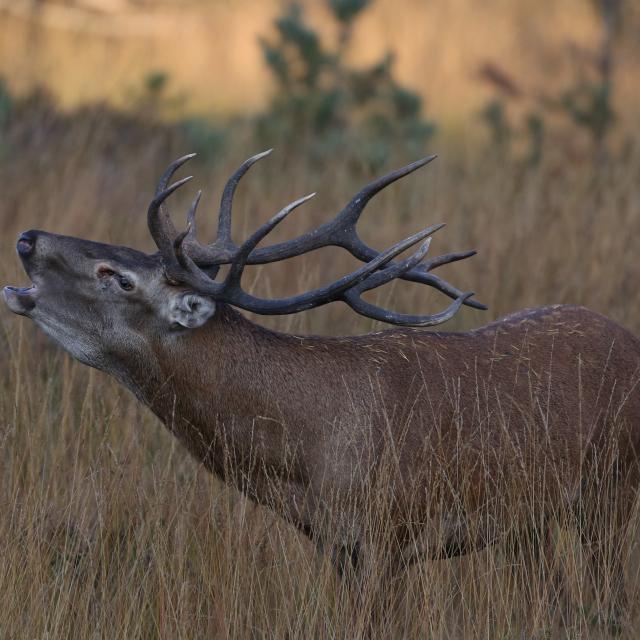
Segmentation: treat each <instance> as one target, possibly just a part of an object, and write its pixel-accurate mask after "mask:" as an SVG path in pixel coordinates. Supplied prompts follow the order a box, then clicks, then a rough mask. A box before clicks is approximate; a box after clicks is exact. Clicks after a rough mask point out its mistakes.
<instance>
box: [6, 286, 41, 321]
mask: <svg viewBox="0 0 640 640" xmlns="http://www.w3.org/2000/svg"><path fill="white" fill-rule="evenodd" d="M35 292H36V286H35V285H33V284H32V285H31V286H30V287H11V286H7V287H5V288H4V289H3V290H2V293H3V295H4V299H5V302H6V303H7V306H8V307H9V309H11V311H13V312H14V313H18V314H20V315H25V314H27V313H28V312H29V311H31V310H32V309H33V308H34V307H35V306H36V302H35V300H34V294H35Z"/></svg>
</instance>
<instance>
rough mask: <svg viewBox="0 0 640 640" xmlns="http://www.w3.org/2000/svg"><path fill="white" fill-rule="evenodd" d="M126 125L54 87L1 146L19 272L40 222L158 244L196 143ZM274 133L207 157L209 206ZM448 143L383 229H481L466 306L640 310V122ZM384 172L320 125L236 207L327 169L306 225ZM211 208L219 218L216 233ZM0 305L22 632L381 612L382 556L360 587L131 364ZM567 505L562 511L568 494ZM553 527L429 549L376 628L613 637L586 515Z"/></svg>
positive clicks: (315, 279)
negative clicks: (321, 152)
mask: <svg viewBox="0 0 640 640" xmlns="http://www.w3.org/2000/svg"><path fill="white" fill-rule="evenodd" d="M127 126H128V125H126V123H123V122H118V121H116V120H114V119H113V118H107V117H105V114H104V112H102V111H96V112H94V113H93V114H89V115H85V116H84V117H82V118H80V117H78V118H76V119H74V120H72V121H70V122H67V123H63V124H61V122H59V121H58V120H56V119H55V118H53V119H52V118H50V117H49V116H47V115H42V114H41V113H40V112H39V111H38V110H37V109H35V110H34V111H33V112H31V113H27V112H25V113H24V114H23V117H22V118H20V119H17V120H16V121H15V122H14V123H13V124H12V125H11V127H10V130H9V135H8V139H7V141H6V143H7V145H8V149H9V153H7V154H6V155H5V156H4V158H3V160H2V161H1V163H0V184H2V185H3V187H2V198H0V224H1V225H2V231H3V234H2V237H3V238H4V240H3V251H2V253H1V254H0V274H1V275H0V281H1V282H3V283H4V282H11V283H20V282H23V281H24V276H23V275H22V274H21V269H20V267H19V265H18V261H17V259H16V258H15V257H14V253H13V250H12V246H13V238H14V237H15V235H16V233H17V232H18V231H19V230H22V229H25V228H29V227H40V228H45V229H47V230H51V231H56V232H60V233H70V234H73V235H80V236H84V237H89V238H92V239H97V240H103V241H109V242H118V243H124V244H130V245H133V246H136V247H140V248H147V249H150V248H151V246H150V241H149V239H148V238H147V235H146V232H145V220H144V211H145V207H146V202H147V200H148V198H149V195H150V194H151V192H152V188H153V186H152V185H153V183H154V180H155V178H156V176H157V175H158V173H159V171H160V170H161V168H162V167H163V165H165V164H166V162H167V161H168V160H169V159H170V158H171V157H173V156H176V155H178V154H180V153H182V152H184V151H187V149H184V148H183V147H182V144H183V143H182V141H181V140H180V138H179V137H178V136H176V135H174V134H172V133H167V131H165V130H164V129H161V128H159V127H154V126H153V125H142V124H140V125H136V126H134V127H129V128H127ZM253 151H255V149H252V148H251V146H250V143H249V141H247V140H245V139H243V138H242V137H241V136H239V137H238V138H237V147H236V148H234V150H233V153H232V154H229V156H228V157H225V158H221V159H220V160H219V162H217V164H216V165H215V166H214V167H206V166H197V165H196V167H195V170H196V174H197V181H198V182H199V183H201V184H203V185H206V186H207V189H206V191H205V195H206V198H205V201H204V202H203V205H204V206H202V207H201V210H202V212H203V213H202V214H201V215H204V212H205V211H212V210H213V208H214V203H215V202H216V200H217V195H216V194H214V189H213V188H212V187H211V185H216V186H217V187H218V188H219V187H220V184H221V181H222V180H223V177H224V176H226V175H228V174H229V173H230V170H231V169H232V168H233V167H235V166H236V165H237V164H238V162H239V161H241V160H242V159H243V158H244V157H245V156H246V155H248V154H249V153H250V152H253ZM438 151H439V152H440V154H441V157H442V160H441V161H439V162H438V163H437V164H436V165H432V166H431V167H430V168H429V169H427V170H425V171H424V172H423V173H422V174H419V175H416V176H413V177H410V178H407V179H405V181H404V182H403V183H402V184H399V185H395V186H393V187H392V188H390V189H389V191H388V193H386V194H384V195H383V196H381V197H380V198H379V199H378V200H377V201H375V202H374V203H372V204H371V206H370V208H369V209H368V212H367V214H366V216H365V218H364V219H363V221H362V222H363V235H364V236H365V237H366V238H367V239H369V240H370V242H371V243H372V244H374V245H375V246H378V247H380V246H382V245H384V244H388V243H389V242H390V240H391V239H392V238H393V239H395V238H400V237H401V236H403V235H406V234H408V233H409V232H410V231H411V230H415V229H416V228H418V227H421V226H424V225H426V224H429V223H433V222H438V221H446V222H447V223H448V227H447V228H446V230H444V231H442V232H440V235H439V236H437V237H436V238H435V239H434V243H433V250H436V249H437V250H438V251H448V250H453V249H466V248H470V247H473V248H477V249H478V250H479V252H480V255H479V257H476V258H474V259H473V260H472V261H469V262H468V264H464V263H463V264H456V265H453V266H451V267H450V268H448V271H447V276H448V277H449V278H450V279H451V280H452V281H453V282H455V283H459V284H460V286H462V287H464V288H472V289H475V290H476V291H478V296H479V298H480V299H482V300H483V301H484V302H486V303H488V304H489V305H490V308H491V310H490V311H489V312H485V313H482V312H473V311H468V310H465V311H463V312H462V313H461V314H460V315H459V317H458V318H457V319H456V320H455V321H454V322H452V323H451V327H450V328H452V329H453V328H455V329H462V328H467V327H472V326H478V325H479V324H481V323H484V322H487V321H489V320H491V319H493V318H496V317H499V316H500V315H502V314H504V313H506V312H508V311H512V310H516V309H519V308H522V307H526V306H533V305H543V304H549V303H559V302H572V303H580V304H584V305H586V306H588V307H591V308H592V309H595V310H598V311H601V312H603V313H606V314H607V315H609V316H610V317H612V318H613V319H615V320H617V321H619V322H621V323H622V324H624V325H626V326H627V327H629V328H631V329H632V330H634V331H636V332H640V313H639V312H638V301H637V283H638V281H640V273H638V271H639V267H638V261H637V260H636V259H635V258H634V256H635V255H636V242H637V241H636V238H637V237H639V234H640V145H638V144H630V145H629V148H628V151H627V153H626V155H625V156H624V157H619V158H617V159H616V160H615V161H613V162H612V164H610V165H606V166H601V167H599V168H594V167H593V165H592V164H591V163H589V162H588V161H586V160H584V161H581V160H579V159H578V160H575V159H574V160H572V162H571V163H567V160H566V158H565V157H564V156H563V155H562V153H561V151H559V150H557V149H556V150H554V149H549V150H548V153H547V155H546V157H545V161H544V162H543V163H542V165H541V166H540V167H538V168H536V169H523V168H521V167H518V166H517V165H516V164H515V163H513V162H510V161H508V160H504V159H501V158H500V157H498V156H496V157H492V156H489V157H484V156H481V155H480V153H479V152H478V151H477V150H475V149H474V148H464V147H463V148H461V147H460V146H453V145H447V144H446V143H444V144H443V145H442V146H441V148H440V149H438ZM411 159H412V158H401V159H398V162H399V163H400V162H404V161H408V160H411ZM368 177H370V176H368V175H366V174H365V171H364V170H361V169H360V168H359V167H358V166H357V165H356V166H354V165H353V163H348V162H347V161H346V159H343V158H337V159H331V160H330V161H329V160H327V162H326V164H323V165H321V166H318V165H317V164H316V165H312V164H310V162H309V161H308V160H307V157H306V154H305V149H300V150H299V153H298V154H297V155H296V156H294V157H283V156H282V155H278V154H275V155H274V156H273V158H271V159H270V160H269V161H268V162H267V164H265V165H261V166H259V167H256V168H255V169H254V170H252V174H251V176H249V177H248V178H247V179H246V184H244V185H243V187H242V189H241V193H240V195H239V201H238V207H237V212H236V213H237V220H236V231H237V233H238V235H240V234H241V233H243V232H246V230H247V229H249V228H254V227H255V225H256V224H257V222H258V221H259V220H264V219H265V218H266V216H267V215H269V214H270V213H271V212H274V211H276V210H277V209H278V208H279V207H280V206H281V205H282V204H283V203H284V202H287V201H289V200H291V199H292V198H293V197H295V196H299V195H300V194H303V193H307V192H309V191H313V190H318V192H319V194H320V195H319V197H318V199H317V201H316V202H314V203H313V204H311V205H309V206H308V207H307V211H306V212H302V211H301V212H300V213H299V215H297V216H296V217H295V218H293V219H291V220H290V221H287V223H286V225H283V228H282V229H281V230H278V234H280V236H279V237H283V236H285V235H286V236H291V235H293V234H295V233H297V232H298V231H301V230H302V229H307V228H310V227H312V226H314V225H317V224H318V223H319V222H320V221H321V220H324V219H326V218H327V217H328V216H329V215H330V212H335V211H337V209H338V208H339V207H340V206H341V205H342V204H344V202H345V201H346V199H347V198H348V197H350V195H351V194H352V193H354V192H355V190H356V188H357V187H359V186H360V185H361V184H362V183H363V182H364V181H365V180H366V179H367V178H368ZM184 198H185V200H182V201H180V199H179V198H178V199H177V200H176V203H175V204H174V205H173V207H174V211H178V210H182V209H180V206H179V204H180V203H181V204H183V205H184V203H185V201H186V194H185V196H184ZM211 230H212V225H211V224H209V225H208V226H207V225H204V232H203V233H204V234H206V233H207V232H210V231H211ZM336 255H337V254H336V253H334V252H331V251H327V252H326V254H324V253H323V254H322V255H320V254H318V255H314V256H313V257H310V258H309V259H308V260H306V259H305V260H298V261H295V262H292V263H290V264H282V265H275V266H273V267H265V268H262V269H258V270H256V271H254V272H253V273H252V275H253V276H254V277H255V280H254V284H255V286H256V287H257V288H258V289H259V290H260V291H262V292H273V293H280V292H284V291H291V290H293V289H299V288H303V287H308V286H310V285H313V284H316V283H319V282H320V281H326V280H328V279H329V278H330V277H331V276H332V275H333V274H336V273H338V272H340V271H343V270H344V269H346V268H348V266H349V265H350V262H349V261H348V260H347V259H346V258H344V257H342V256H341V257H340V258H339V259H336ZM378 295H379V296H381V298H382V299H384V300H385V301H390V302H392V303H394V304H397V306H399V307H401V308H406V309H415V310H417V309H422V310H427V309H433V308H435V305H437V304H442V302H443V301H442V300H441V299H440V298H438V297H436V296H431V295H425V293H424V291H423V290H422V289H421V288H418V287H413V286H410V285H408V284H407V285H406V286H405V284H396V285H395V286H393V287H390V288H387V289H385V290H384V291H382V292H380V293H379V294H378ZM262 322H264V324H268V325H269V326H273V327H278V328H280V329H284V330H289V331H301V332H311V331H312V332H318V333H330V334H339V333H351V332H360V331H367V330H370V329H372V328H374V326H373V323H371V322H369V321H367V320H364V319H361V318H357V317H354V316H353V315H352V314H350V313H349V312H348V311H347V310H345V309H343V308H341V307H339V306H337V305H334V306H331V307H330V308H326V309H321V310H317V311H314V312H311V313H308V314H304V315H302V316H300V317H291V318H288V317H283V318H270V319H265V320H262ZM0 325H1V327H2V337H1V343H0V353H1V354H2V358H3V362H4V366H3V369H2V377H1V379H0V384H1V385H2V389H1V391H0V506H1V512H2V514H3V516H2V517H1V518H0V557H1V558H2V560H1V562H0V610H1V611H2V616H1V617H0V637H2V638H45V637H46V638H70V637H77V638H102V637H105V638H116V637H117V638H155V637H157V638H185V639H186V638H189V639H191V638H205V637H207V638H212V637H213V638H218V637H219V638H226V637H232V638H263V637H264V638H271V637H275V638H285V637H286V638H309V637H327V638H330V637H340V638H353V637H358V635H359V634H361V633H363V632H364V631H365V630H366V627H367V624H368V621H369V619H370V617H371V609H372V608H373V609H375V608H376V606H378V605H377V604H376V603H378V602H379V601H378V600H376V598H375V596H374V595H372V593H373V591H375V589H374V586H375V584H374V583H375V579H376V567H377V566H378V565H376V563H375V559H374V561H373V564H372V569H371V572H370V577H369V587H370V591H369V592H367V593H369V596H367V598H366V599H365V602H364V604H362V603H361V604H360V605H359V606H355V605H354V603H353V602H352V600H351V599H350V597H349V594H348V593H347V591H346V589H345V588H344V586H343V585H341V584H340V583H339V582H338V581H337V579H336V577H335V575H334V573H333V571H332V568H331V567H330V565H329V563H328V562H326V561H323V560H321V559H318V558H317V556H316V554H315V553H314V551H313V549H312V547H311V545H310V544H309V543H308V541H306V539H304V538H303V537H301V536H300V535H298V534H297V533H296V532H295V531H294V530H293V529H292V528H291V527H289V526H288V525H286V524H284V523H283V522H282V521H280V520H279V519H278V518H277V517H275V516H274V515H272V514H271V513H270V512H269V511H267V510H264V509H261V508H257V507H254V506H253V505H251V504H249V503H247V502H246V501H244V500H242V499H241V498H240V497H239V496H238V494H237V493H236V492H235V491H234V490H231V489H229V488H226V487H225V486H223V485H222V484H221V483H220V482H218V481H217V480H216V479H214V478H212V477H210V476H209V475H208V474H206V473H205V472H204V471H203V470H202V469H199V468H198V466H197V465H196V464H195V463H194V462H193V461H192V460H191V459H190V458H188V456H187V454H186V453H185V452H184V451H183V450H182V449H181V448H180V447H179V446H178V445H177V444H176V442H175V441H174V440H172V439H171V437H170V436H169V434H168V433H166V432H165V431H164V430H163V428H162V427H161V426H160V425H159V424H158V423H157V421H156V420H155V419H154V418H153V417H152V416H151V415H150V414H149V413H148V412H147V411H146V410H144V409H142V408H141V407H140V406H139V405H138V404H137V403H136V401H135V400H134V399H133V398H132V397H131V396H130V395H129V394H128V393H126V392H125V391H123V390H122V389H120V388H119V387H118V386H117V385H116V384H115V383H114V382H113V381H111V380H110V379H108V378H106V377H105V376H103V375H102V374H100V373H97V372H95V371H92V370H88V369H86V368H83V367H81V366H80V365H77V364H75V363H73V362H71V361H70V360H69V359H68V358H67V357H66V356H65V355H63V354H62V353H60V351H59V350H57V349H55V348H52V347H50V346H49V345H48V344H47V343H46V342H45V340H44V338H43V337H42V336H41V335H40V334H39V333H38V332H37V331H36V330H35V328H34V327H33V326H32V325H31V324H30V323H28V322H27V321H25V320H23V319H20V318H17V317H14V316H11V315H10V314H9V313H8V312H7V311H6V310H5V309H0ZM212 366H215V363H212ZM604 495H606V494H604ZM555 515H556V521H557V522H560V523H563V522H565V521H566V520H568V519H569V516H570V514H568V513H566V512H564V511H562V510H560V511H559V512H558V513H556V514H555ZM533 516H535V514H533ZM377 526H382V527H384V521H380V520H378V521H377ZM554 532H555V533H554V538H553V551H552V553H551V556H549V557H545V558H544V559H543V560H538V562H537V563H536V562H534V563H531V562H526V561H525V560H526V557H525V556H526V555H527V552H526V544H524V545H522V543H521V546H524V548H525V551H519V552H518V553H516V554H515V555H510V554H508V553H507V551H506V549H505V547H504V545H496V546H495V547H492V548H490V549H488V550H486V551H484V552H482V553H477V554H471V555H469V556H467V557H465V558H462V559H458V560H452V561H440V562H429V561H427V562H424V563H421V564H419V565H418V566H416V567H414V568H413V569H412V570H411V571H410V572H409V574H408V576H407V578H406V579H405V581H404V582H403V583H402V585H400V591H401V593H403V597H402V598H401V599H400V602H398V603H396V605H395V608H394V611H395V613H394V615H393V616H391V617H390V618H388V619H386V620H383V621H382V622H381V623H380V624H382V625H386V626H382V627H380V628H379V630H378V637H415V638H419V637H430V638H463V637H464V638H476V637H477V638H484V637H491V638H499V637H500V638H521V637H574V638H583V637H594V638H597V637H605V636H606V632H605V631H603V630H602V629H600V628H599V627H597V626H596V625H595V624H594V616H595V613H596V611H597V602H595V601H594V597H593V594H591V593H590V591H589V588H588V586H585V585H586V584H587V582H588V581H585V577H588V569H586V568H585V567H586V565H587V563H586V561H585V558H584V552H583V551H582V550H581V548H580V546H579V545H578V544H577V543H576V533H575V530H573V529H572V528H571V527H568V528H566V529H565V528H554ZM637 541H638V534H637V527H636V528H634V530H633V531H632V534H631V535H630V538H629V540H628V543H627V544H626V545H625V546H624V548H621V549H617V548H616V549H611V548H610V549H607V550H606V553H615V554H620V555H621V557H622V558H623V559H624V560H625V567H626V573H627V575H626V580H627V586H628V589H629V593H630V595H631V596H632V602H633V601H634V600H635V597H636V596H637V594H638V588H639V586H640V581H639V580H638V576H637V565H638V553H637V549H636V547H637ZM545 563H546V564H547V565H549V566H548V567H547V571H546V573H544V572H543V573H544V575H543V573H541V569H540V567H542V566H544V565H545ZM554 567H555V569H558V568H559V569H560V572H561V573H562V574H564V577H565V582H566V584H567V585H569V586H568V587H567V589H568V591H569V593H570V600H571V602H572V607H571V612H570V613H569V614H567V613H563V610H562V607H561V606H560V607H558V608H557V609H556V608H554V607H553V606H550V604H549V602H550V600H551V601H556V604H557V603H559V604H562V598H561V597H560V596H559V594H558V593H557V592H556V591H554V589H555V587H553V582H552V581H551V579H550V578H549V576H550V575H551V574H552V573H553V571H555V569H554ZM552 569H553V571H552ZM545 576H546V577H545ZM542 578H545V579H542ZM372 585H373V586H372ZM637 616H638V611H637V608H636V607H632V609H631V614H630V618H629V620H627V623H626V625H627V626H626V627H625V628H624V629H623V630H622V633H623V636H624V637H629V638H634V637H637V636H638V633H639V631H640V621H639V620H638V617H637Z"/></svg>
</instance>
